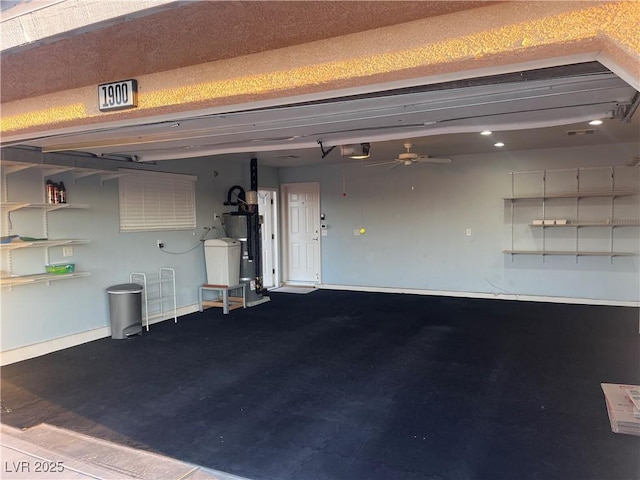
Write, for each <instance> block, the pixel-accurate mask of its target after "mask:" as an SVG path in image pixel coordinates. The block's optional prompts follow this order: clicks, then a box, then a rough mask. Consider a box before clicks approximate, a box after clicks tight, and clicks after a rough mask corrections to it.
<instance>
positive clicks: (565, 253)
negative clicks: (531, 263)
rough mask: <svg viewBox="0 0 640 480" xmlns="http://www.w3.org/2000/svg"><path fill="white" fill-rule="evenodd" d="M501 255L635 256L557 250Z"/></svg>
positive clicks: (504, 251)
mask: <svg viewBox="0 0 640 480" xmlns="http://www.w3.org/2000/svg"><path fill="white" fill-rule="evenodd" d="M503 253H509V254H511V255H564V256H571V257H573V256H576V257H631V256H634V255H637V253H633V252H585V251H575V252H568V251H557V250H503Z"/></svg>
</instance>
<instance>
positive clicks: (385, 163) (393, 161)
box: [366, 160, 399, 168]
mask: <svg viewBox="0 0 640 480" xmlns="http://www.w3.org/2000/svg"><path fill="white" fill-rule="evenodd" d="M392 163H396V164H398V163H399V162H398V160H391V161H390V162H381V163H372V164H370V165H366V167H367V168H369V167H380V166H382V165H390V164H392Z"/></svg>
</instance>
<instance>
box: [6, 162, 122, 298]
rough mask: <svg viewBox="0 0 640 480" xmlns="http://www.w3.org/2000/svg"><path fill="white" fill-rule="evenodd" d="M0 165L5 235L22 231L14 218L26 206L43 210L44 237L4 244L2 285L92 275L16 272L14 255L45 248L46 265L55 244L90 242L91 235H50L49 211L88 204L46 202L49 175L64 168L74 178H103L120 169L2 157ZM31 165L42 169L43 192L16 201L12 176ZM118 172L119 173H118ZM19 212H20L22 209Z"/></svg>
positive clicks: (30, 208)
mask: <svg viewBox="0 0 640 480" xmlns="http://www.w3.org/2000/svg"><path fill="white" fill-rule="evenodd" d="M0 168H1V169H2V189H3V198H2V201H0V214H1V215H2V236H3V237H9V236H11V235H12V234H14V231H16V233H18V229H14V225H13V223H14V219H13V218H12V216H13V215H14V214H16V213H18V212H20V211H25V210H31V211H33V210H38V211H40V212H41V214H42V227H41V229H40V235H39V236H41V237H42V238H43V240H33V241H21V240H20V239H18V241H13V242H10V243H2V244H0V252H1V253H2V255H3V259H2V260H3V261H2V264H3V267H2V268H3V270H4V272H3V276H2V277H0V287H3V288H4V287H9V288H10V287H14V286H18V285H31V284H35V283H47V284H49V283H50V282H53V281H60V280H68V279H72V278H78V277H84V276H87V275H89V272H81V271H78V272H73V273H65V274H49V273H42V272H33V273H28V274H15V273H14V258H13V252H15V251H16V250H22V249H34V248H35V249H42V250H43V252H44V255H43V267H44V265H47V264H49V263H50V252H49V250H50V249H51V248H56V247H65V246H72V245H82V244H86V243H89V240H88V239H79V238H61V239H51V238H49V222H50V218H49V215H50V213H51V212H54V211H58V210H78V209H87V208H89V206H88V205H85V204H77V203H58V204H50V203H45V202H44V199H45V198H44V197H45V189H44V183H45V181H46V179H47V178H50V177H52V176H55V175H58V174H60V173H63V172H71V173H73V175H74V177H73V178H74V182H75V181H76V180H77V179H78V178H81V177H86V176H89V175H96V174H97V175H101V176H102V181H104V180H108V179H110V178H116V176H119V174H118V172H108V171H105V170H94V169H88V168H76V167H70V166H59V165H51V164H41V163H28V162H16V161H7V160H0ZM27 169H32V170H37V171H40V172H41V173H42V176H41V179H42V194H41V195H40V198H39V199H34V200H35V201H33V202H16V201H12V200H11V195H10V193H9V192H10V184H9V183H10V182H9V179H10V176H11V175H12V174H15V173H17V172H21V171H24V170H27ZM114 175H115V176H114ZM18 215H20V214H19V213H18Z"/></svg>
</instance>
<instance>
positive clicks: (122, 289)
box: [107, 283, 144, 293]
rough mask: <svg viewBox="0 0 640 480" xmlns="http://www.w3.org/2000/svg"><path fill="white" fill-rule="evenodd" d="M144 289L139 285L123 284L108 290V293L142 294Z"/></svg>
mask: <svg viewBox="0 0 640 480" xmlns="http://www.w3.org/2000/svg"><path fill="white" fill-rule="evenodd" d="M143 289H144V287H143V286H142V285H139V284H137V283H121V284H119V285H112V286H110V287H109V288H107V293H140V292H142V290H143Z"/></svg>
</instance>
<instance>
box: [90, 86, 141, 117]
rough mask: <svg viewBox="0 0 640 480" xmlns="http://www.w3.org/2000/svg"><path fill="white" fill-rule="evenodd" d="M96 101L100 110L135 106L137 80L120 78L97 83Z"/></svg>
mask: <svg viewBox="0 0 640 480" xmlns="http://www.w3.org/2000/svg"><path fill="white" fill-rule="evenodd" d="M98 102H99V103H98V105H99V108H100V111H101V112H109V111H112V110H124V109H125V108H135V107H137V106H138V81H137V80H121V81H119V82H112V83H103V84H102V85H98Z"/></svg>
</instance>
